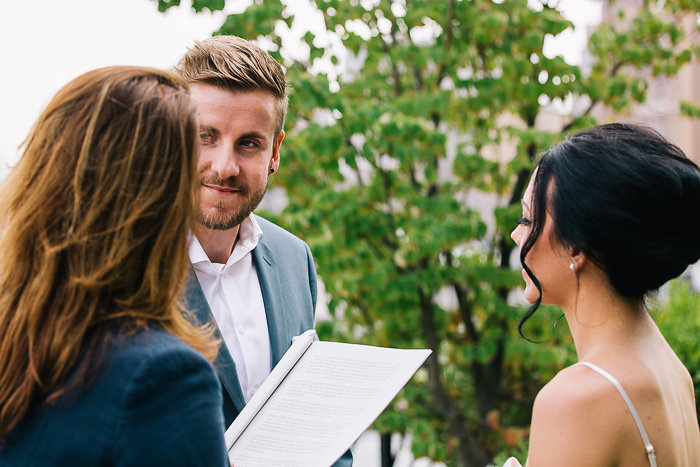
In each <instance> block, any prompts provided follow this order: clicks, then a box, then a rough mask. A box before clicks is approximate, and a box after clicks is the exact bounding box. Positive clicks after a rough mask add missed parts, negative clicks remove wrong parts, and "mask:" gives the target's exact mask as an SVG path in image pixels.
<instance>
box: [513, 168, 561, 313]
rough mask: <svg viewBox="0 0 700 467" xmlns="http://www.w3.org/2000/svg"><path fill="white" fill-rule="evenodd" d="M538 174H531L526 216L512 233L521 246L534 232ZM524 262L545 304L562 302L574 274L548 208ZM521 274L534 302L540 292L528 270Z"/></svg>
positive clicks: (525, 209) (526, 197) (528, 293)
mask: <svg viewBox="0 0 700 467" xmlns="http://www.w3.org/2000/svg"><path fill="white" fill-rule="evenodd" d="M536 174H537V170H535V173H534V174H533V175H532V178H531V179H530V183H529V185H528V187H527V189H526V190H525V194H524V195H523V200H522V207H523V210H522V213H523V216H522V217H521V218H520V219H518V226H517V227H516V228H515V230H513V232H511V234H510V237H511V238H512V239H513V241H515V243H516V244H517V245H518V246H519V247H522V245H523V244H524V243H525V241H526V240H527V238H528V237H529V235H530V233H531V231H532V219H533V217H532V206H533V184H534V180H535V175H536ZM525 264H526V265H527V266H528V267H529V268H530V270H531V271H532V273H533V274H534V275H535V277H536V278H537V279H538V280H539V282H540V286H541V287H542V303H545V304H556V305H562V304H563V303H564V301H565V297H566V296H567V292H568V290H569V286H570V285H571V280H572V279H574V280H575V274H574V272H573V271H572V270H571V269H570V268H569V264H570V257H569V254H568V252H567V249H566V248H564V247H563V246H562V244H561V242H560V241H559V240H558V239H557V238H556V235H554V221H553V218H552V216H551V214H550V213H549V210H547V213H546V215H545V224H544V227H543V229H542V231H541V233H540V235H539V237H538V238H537V240H536V241H535V244H534V245H533V246H532V248H531V249H530V251H529V252H528V253H527V255H526V257H525ZM522 274H523V279H524V280H525V299H526V300H527V301H528V302H530V303H534V302H535V301H536V300H537V298H538V297H539V291H538V290H537V288H536V287H535V285H534V283H533V282H532V278H531V277H530V276H529V275H528V274H527V272H526V271H525V269H523V271H522Z"/></svg>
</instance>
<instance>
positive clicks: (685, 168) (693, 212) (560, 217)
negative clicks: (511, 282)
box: [518, 123, 700, 335]
mask: <svg viewBox="0 0 700 467" xmlns="http://www.w3.org/2000/svg"><path fill="white" fill-rule="evenodd" d="M550 182H553V183H550ZM550 185H551V186H550ZM532 196H533V200H532V230H531V233H530V235H529V236H528V238H527V240H526V241H525V243H524V245H523V246H522V249H521V252H520V262H521V263H522V265H523V268H524V269H525V270H526V272H527V273H528V274H529V276H530V277H531V279H532V280H533V283H534V284H535V286H536V288H537V289H538V291H539V293H540V296H539V298H538V299H537V301H536V302H535V304H534V305H533V306H532V308H531V309H530V310H529V311H528V313H527V314H526V315H525V317H524V318H523V319H522V320H521V322H520V324H519V326H518V330H519V331H520V333H521V335H522V331H521V328H522V325H523V323H524V322H525V321H526V320H527V319H528V318H529V317H530V316H532V314H533V313H534V312H535V310H537V308H538V306H539V305H540V302H541V300H542V288H541V285H540V283H539V281H538V280H537V278H535V276H534V274H533V273H532V271H531V270H530V269H529V268H528V267H527V266H525V257H526V256H527V254H528V252H529V251H530V249H532V247H533V245H534V244H535V242H536V241H537V239H538V238H539V236H540V234H541V233H542V229H543V228H544V224H545V217H546V214H547V213H549V214H550V215H551V216H552V219H553V226H554V235H555V237H556V238H557V239H558V240H559V241H560V242H561V243H562V244H563V245H564V247H566V248H569V249H571V251H572V252H573V253H574V254H576V253H579V252H582V253H584V254H585V255H586V257H587V258H588V260H590V261H592V262H593V263H594V264H596V265H597V266H598V267H599V268H601V269H602V270H603V271H604V272H605V274H606V275H607V278H608V280H609V282H610V284H611V285H612V287H613V289H614V290H615V291H617V293H619V294H620V295H622V296H623V297H627V298H631V299H639V300H642V299H643V298H644V296H645V295H646V294H647V293H649V292H651V291H654V290H656V289H658V288H659V287H661V286H662V285H663V284H664V283H666V282H667V281H668V280H670V279H673V278H674V277H677V276H679V275H680V274H681V273H683V271H685V269H686V268H687V267H688V266H689V265H690V264H693V263H695V262H696V261H698V259H699V258H700V238H699V237H698V232H699V231H700V169H698V166H697V165H696V164H695V163H693V162H692V161H691V160H689V159H688V158H687V157H686V156H685V154H683V151H681V149H680V148H678V147H677V146H675V145H674V144H672V143H670V142H669V141H667V140H666V139H665V138H664V137H663V136H661V135H660V134H659V133H657V132H656V131H654V130H652V129H650V128H647V127H644V126H641V125H635V124H627V123H611V124H608V125H601V126H597V127H594V128H591V129H588V130H585V131H581V132H579V133H576V134H574V135H573V136H570V137H568V138H567V139H566V140H564V141H563V142H561V143H560V144H558V145H557V146H555V147H553V148H552V149H550V150H548V151H546V152H545V153H544V154H542V156H541V158H540V162H539V168H538V171H537V175H536V176H535V180H534V185H533V195H532Z"/></svg>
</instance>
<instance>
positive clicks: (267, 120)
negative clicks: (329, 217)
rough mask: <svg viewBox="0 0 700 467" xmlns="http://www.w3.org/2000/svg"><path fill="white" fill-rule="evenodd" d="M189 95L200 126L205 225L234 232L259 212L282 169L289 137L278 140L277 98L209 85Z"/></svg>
mask: <svg viewBox="0 0 700 467" xmlns="http://www.w3.org/2000/svg"><path fill="white" fill-rule="evenodd" d="M190 94H191V96H192V99H193V100H194V101H195V102H196V103H197V108H198V111H199V122H200V131H199V142H200V148H201V152H200V156H199V177H200V189H199V207H200V211H201V212H200V224H201V225H202V227H204V228H207V229H215V230H228V229H232V228H234V227H236V226H237V225H239V224H240V223H241V222H243V220H244V219H245V218H246V217H247V216H248V214H250V213H251V212H252V211H253V210H254V209H255V208H256V207H257V206H258V204H259V203H260V201H261V200H262V198H263V196H264V195H265V191H266V190H267V180H268V177H269V175H270V169H274V170H275V171H276V170H277V168H278V167H279V148H280V144H281V143H282V139H283V138H284V132H282V133H281V134H280V135H279V136H277V137H275V124H276V113H275V97H274V95H273V94H272V93H271V92H269V91H265V90H252V91H241V92H232V91H229V90H226V89H222V88H218V87H215V86H212V85H209V84H204V83H193V84H191V85H190Z"/></svg>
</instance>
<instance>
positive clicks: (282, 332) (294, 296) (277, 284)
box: [185, 216, 352, 467]
mask: <svg viewBox="0 0 700 467" xmlns="http://www.w3.org/2000/svg"><path fill="white" fill-rule="evenodd" d="M255 218H256V220H257V221H258V224H259V225H260V228H261V229H262V231H263V235H262V237H260V241H259V242H258V245H257V246H256V247H255V249H253V252H252V254H253V264H254V265H255V269H256V272H257V274H258V280H259V281H260V290H261V291H262V296H263V302H264V304H265V314H266V316H267V327H268V332H269V333H270V344H271V346H272V365H273V366H274V365H277V363H278V362H279V361H280V359H281V358H282V356H283V355H284V353H285V352H286V351H287V350H288V349H289V347H290V346H291V345H292V337H294V336H298V335H299V334H302V333H303V332H304V331H307V330H309V329H313V327H314V312H315V309H316V294H317V289H316V268H315V266H314V260H313V257H312V256H311V251H310V250H309V247H308V246H307V245H306V243H304V242H303V241H302V240H301V239H299V238H298V237H296V236H294V235H292V234H291V233H289V232H287V231H286V230H284V229H282V228H281V227H279V226H277V225H275V224H273V223H272V222H270V221H268V220H265V219H263V218H262V217H259V216H255ZM185 306H186V307H187V308H188V309H189V310H191V311H192V312H194V314H195V320H196V321H197V322H198V323H212V324H213V326H214V327H215V328H216V321H215V320H214V316H213V315H212V313H211V308H209V304H208V303H207V299H206V297H205V296H204V292H203V291H202V287H201V286H200V285H199V281H198V280H197V276H196V275H195V273H194V270H192V271H190V277H189V280H188V283H187V292H186V294H185ZM216 336H217V337H218V338H219V339H221V347H220V348H219V354H218V356H217V357H216V361H215V362H214V366H215V367H216V371H217V373H218V374H219V378H220V380H221V383H222V388H223V411H224V421H225V424H226V427H228V426H229V425H230V424H231V423H232V422H233V420H234V419H235V418H236V417H237V416H238V414H239V413H240V411H241V410H242V409H243V406H244V405H245V399H244V397H243V391H242V389H241V385H240V382H239V381H238V374H237V373H236V364H235V363H234V361H233V357H231V354H230V353H229V351H228V348H227V347H226V345H225V344H224V342H223V339H222V337H221V334H220V332H219V330H218V328H216ZM351 464H352V457H351V456H350V452H349V451H348V453H346V454H345V455H344V456H343V457H342V458H341V460H340V461H338V462H337V463H336V464H335V465H336V466H337V467H340V466H349V465H351Z"/></svg>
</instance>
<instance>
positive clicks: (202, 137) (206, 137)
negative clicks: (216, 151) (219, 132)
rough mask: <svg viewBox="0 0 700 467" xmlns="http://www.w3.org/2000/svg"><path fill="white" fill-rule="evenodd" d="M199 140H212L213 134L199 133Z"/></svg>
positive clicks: (205, 141)
mask: <svg viewBox="0 0 700 467" xmlns="http://www.w3.org/2000/svg"><path fill="white" fill-rule="evenodd" d="M199 140H200V141H201V142H203V143H209V142H211V141H213V140H214V136H212V134H211V133H200V134H199Z"/></svg>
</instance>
